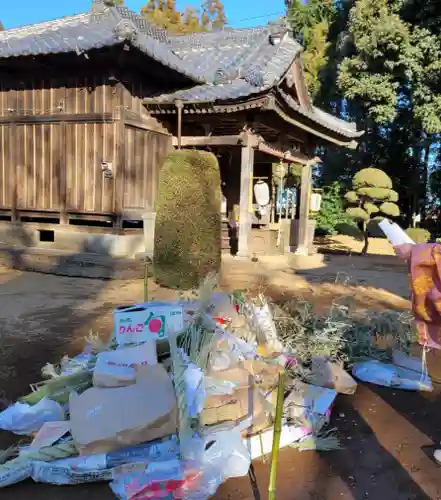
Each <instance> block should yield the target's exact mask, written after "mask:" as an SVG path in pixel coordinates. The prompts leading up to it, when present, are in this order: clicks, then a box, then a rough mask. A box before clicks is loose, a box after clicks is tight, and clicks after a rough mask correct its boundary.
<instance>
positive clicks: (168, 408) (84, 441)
mask: <svg viewBox="0 0 441 500" xmlns="http://www.w3.org/2000/svg"><path fill="white" fill-rule="evenodd" d="M70 419H71V433H72V436H73V438H74V441H75V443H76V445H77V447H78V449H79V452H80V454H81V455H93V454H98V453H107V452H109V451H112V450H116V449H119V448H124V447H128V446H132V445H136V444H139V443H145V442H148V441H153V440H155V439H159V438H162V437H165V436H169V435H172V434H174V433H176V429H177V402H176V396H175V391H174V388H173V383H172V380H171V378H170V377H169V375H168V374H167V372H166V371H165V369H164V368H163V367H162V366H161V365H154V366H148V365H144V366H136V383H135V384H134V385H130V386H127V387H117V388H113V389H101V388H96V387H93V388H91V389H88V390H87V391H85V392H83V393H82V394H80V395H78V394H75V393H74V394H72V396H71V399H70Z"/></svg>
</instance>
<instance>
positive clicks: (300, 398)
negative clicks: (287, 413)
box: [285, 380, 337, 415]
mask: <svg viewBox="0 0 441 500" xmlns="http://www.w3.org/2000/svg"><path fill="white" fill-rule="evenodd" d="M336 397H337V391H335V390H333V389H326V388H324V387H317V386H315V385H310V384H305V383H303V382H300V381H299V380H296V381H295V382H294V384H293V389H292V391H291V392H290V394H289V395H288V397H287V398H286V399H285V408H289V407H292V410H295V407H298V409H299V412H300V414H302V413H303V412H304V411H306V412H308V413H317V414H319V415H326V413H327V412H328V411H329V408H331V406H332V404H333V403H334V400H335V398H336Z"/></svg>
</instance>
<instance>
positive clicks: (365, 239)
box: [361, 222, 369, 255]
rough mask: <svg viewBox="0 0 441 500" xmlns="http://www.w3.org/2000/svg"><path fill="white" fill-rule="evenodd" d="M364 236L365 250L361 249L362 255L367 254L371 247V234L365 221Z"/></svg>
mask: <svg viewBox="0 0 441 500" xmlns="http://www.w3.org/2000/svg"><path fill="white" fill-rule="evenodd" d="M363 237H364V245H363V250H362V251H361V255H367V251H368V247H369V235H368V230H367V224H366V222H363Z"/></svg>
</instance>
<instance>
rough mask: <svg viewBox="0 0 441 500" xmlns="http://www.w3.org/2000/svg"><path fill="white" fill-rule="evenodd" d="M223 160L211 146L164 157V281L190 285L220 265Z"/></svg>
mask: <svg viewBox="0 0 441 500" xmlns="http://www.w3.org/2000/svg"><path fill="white" fill-rule="evenodd" d="M220 208H221V180H220V172H219V163H218V161H217V158H216V156H215V155H214V154H212V153H208V152H206V151H197V150H181V151H175V152H173V153H171V154H170V155H169V156H168V157H167V158H166V160H165V163H164V166H163V167H162V169H161V172H160V176H159V192H158V201H157V204H156V226H155V249H154V267H155V277H156V280H157V281H158V283H159V284H161V285H163V286H166V287H169V288H179V289H182V290H188V289H191V288H194V287H196V286H198V284H199V283H200V281H202V279H204V278H205V277H206V275H207V274H208V273H210V272H216V273H217V272H219V271H220V266H221V214H220Z"/></svg>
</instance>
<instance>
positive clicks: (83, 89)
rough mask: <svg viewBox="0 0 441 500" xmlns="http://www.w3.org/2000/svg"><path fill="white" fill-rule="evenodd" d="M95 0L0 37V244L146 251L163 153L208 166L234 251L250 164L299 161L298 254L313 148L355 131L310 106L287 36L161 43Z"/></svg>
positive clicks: (243, 34)
mask: <svg viewBox="0 0 441 500" xmlns="http://www.w3.org/2000/svg"><path fill="white" fill-rule="evenodd" d="M108 4H109V2H108V1H106V2H103V0H95V1H94V2H93V5H92V9H91V11H90V12H86V13H84V14H79V15H76V16H72V17H68V18H63V19H57V20H54V21H49V22H45V23H41V24H37V25H33V26H25V27H22V28H17V29H11V30H6V31H3V32H0V183H1V185H0V219H1V221H0V236H1V237H2V241H5V242H6V244H8V245H26V246H41V245H44V246H47V245H48V244H49V245H51V246H52V247H53V248H58V249H65V250H71V251H73V252H75V251H79V250H83V251H92V252H105V253H108V254H111V255H115V256H129V257H132V256H134V255H135V254H136V253H137V252H142V251H143V250H144V249H145V247H147V249H148V250H151V247H152V241H151V239H150V240H149V237H148V234H147V233H146V234H147V241H146V240H145V236H144V234H143V229H142V221H143V220H151V217H150V216H151V214H153V213H154V210H155V201H156V193H157V187H158V174H159V169H160V167H161V164H162V162H163V159H164V157H165V155H166V154H167V153H168V152H169V151H171V150H172V148H173V147H175V148H188V147H191V148H209V149H211V150H213V151H214V152H215V153H216V154H217V155H218V157H219V161H220V166H221V174H222V180H223V182H224V183H225V196H226V197H227V201H228V203H229V204H230V205H231V204H238V205H239V207H240V210H239V212H240V214H239V228H240V229H239V254H241V255H244V256H246V255H248V253H249V247H248V243H249V235H250V229H251V222H252V182H253V177H254V174H253V172H254V167H255V165H256V166H257V165H264V166H265V165H266V166H267V167H268V166H270V165H271V164H272V163H274V162H277V161H280V160H283V161H284V162H288V163H296V164H300V165H302V167H303V169H302V195H301V201H300V220H299V224H298V227H299V234H298V235H297V236H298V237H297V242H298V245H297V251H298V252H299V253H302V252H303V253H304V252H305V250H306V224H307V221H308V212H309V209H308V206H309V192H310V184H311V166H312V165H313V164H314V163H315V161H316V160H315V158H314V150H315V148H316V146H317V145H318V144H326V143H333V144H336V145H339V146H343V147H354V146H355V145H356V142H355V141H356V139H357V138H358V137H359V136H360V135H361V134H360V133H359V132H357V130H356V128H355V126H354V125H353V124H351V123H347V122H344V121H342V120H339V119H337V118H334V117H333V116H331V115H329V114H327V113H325V112H323V111H321V110H320V109H318V108H316V107H314V106H313V104H312V103H311V100H310V97H309V94H308V89H307V88H306V84H305V79H304V75H303V72H302V63H301V47H300V46H299V45H298V44H297V43H296V42H295V41H294V40H293V39H292V38H291V37H290V35H289V34H288V32H287V29H286V28H285V27H284V26H273V27H268V26H265V27H261V28H249V29H240V30H235V29H225V30H223V31H217V32H210V33H197V34H194V35H189V36H171V35H169V34H168V33H167V32H166V31H164V30H163V29H160V28H157V27H155V26H153V25H152V24H151V23H149V22H148V21H146V20H145V19H144V18H142V17H140V16H138V15H137V14H135V13H133V12H131V11H129V10H128V9H127V8H125V7H121V6H109V5H108ZM259 168H262V167H259ZM263 168H265V167H263ZM17 235H18V236H17ZM17 238H18V239H17Z"/></svg>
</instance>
